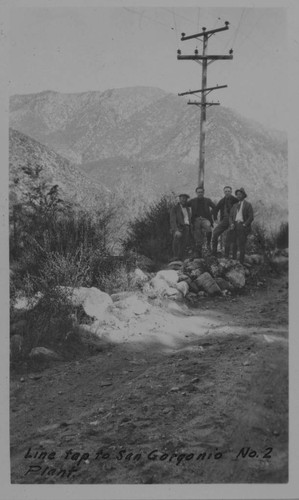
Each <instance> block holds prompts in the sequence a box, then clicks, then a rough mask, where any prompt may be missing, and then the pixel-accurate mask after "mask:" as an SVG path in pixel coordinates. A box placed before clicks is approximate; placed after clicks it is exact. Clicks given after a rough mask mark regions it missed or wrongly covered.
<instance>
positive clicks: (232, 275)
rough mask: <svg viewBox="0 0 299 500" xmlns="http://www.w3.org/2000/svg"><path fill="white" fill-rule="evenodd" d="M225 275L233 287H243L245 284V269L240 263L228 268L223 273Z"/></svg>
mask: <svg viewBox="0 0 299 500" xmlns="http://www.w3.org/2000/svg"><path fill="white" fill-rule="evenodd" d="M225 277H226V279H227V281H229V283H231V284H232V285H233V287H234V288H243V287H244V286H245V269H244V267H243V266H242V265H241V264H239V266H236V267H234V268H233V269H230V270H229V271H228V272H227V273H226V274H225Z"/></svg>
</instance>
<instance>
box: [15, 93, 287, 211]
mask: <svg viewBox="0 0 299 500" xmlns="http://www.w3.org/2000/svg"><path fill="white" fill-rule="evenodd" d="M10 109H11V115H10V116H11V125H12V126H13V127H14V128H16V129H17V130H19V131H21V132H23V133H25V134H27V135H29V136H31V137H33V138H35V139H36V140H38V141H40V142H41V143H42V144H45V145H47V146H48V147H51V148H52V149H53V150H54V151H56V152H57V153H59V154H62V155H63V156H65V157H66V158H68V159H69V160H70V161H73V162H76V163H77V164H78V165H80V166H79V168H80V169H81V171H85V172H86V173H87V174H88V175H89V176H91V177H92V178H93V179H95V180H96V181H98V182H100V183H101V184H104V185H106V186H107V187H109V188H110V189H114V187H115V186H116V182H115V181H116V180H117V181H118V183H117V184H119V183H120V182H122V181H123V180H125V179H127V178H128V177H129V179H130V184H132V186H133V187H135V188H136V190H138V189H139V186H140V178H142V179H147V182H148V185H149V187H150V189H153V190H155V192H156V193H157V194H159V193H161V192H165V191H169V190H174V191H179V190H181V189H182V190H184V191H185V190H186V191H188V192H189V193H190V194H192V192H194V188H195V186H196V179H197V169H198V150H199V138H198V136H199V120H200V111H199V110H198V109H197V108H195V107H194V106H187V105H186V100H184V99H182V98H179V97H177V96H175V95H174V94H168V93H166V92H164V91H162V90H160V89H156V88H147V87H134V88H126V89H113V90H107V91H105V92H86V93H81V94H69V95H68V94H60V93H57V92H50V91H47V92H42V93H40V94H31V95H24V96H13V97H12V98H11V108H10ZM207 116H208V120H207V134H206V170H205V187H206V192H207V194H208V195H209V196H211V197H212V198H215V199H218V198H219V197H220V196H221V194H222V187H223V186H224V185H225V184H231V185H232V186H233V188H236V187H238V186H244V187H245V188H246V190H247V191H248V194H249V196H250V199H251V200H252V201H253V202H255V203H256V204H258V205H261V204H265V205H266V206H267V207H271V206H272V205H273V207H274V206H275V207H274V208H273V211H274V213H275V217H276V214H277V213H278V212H281V213H284V214H286V211H287V141H286V136H285V134H284V133H282V132H278V131H274V130H269V129H266V128H265V127H263V126H262V125H260V124H259V123H257V122H254V121H252V120H249V119H246V118H244V117H242V116H241V115H239V114H238V113H236V112H234V111H232V110H231V109H228V108H224V107H221V106H220V107H212V108H209V109H208V112H207Z"/></svg>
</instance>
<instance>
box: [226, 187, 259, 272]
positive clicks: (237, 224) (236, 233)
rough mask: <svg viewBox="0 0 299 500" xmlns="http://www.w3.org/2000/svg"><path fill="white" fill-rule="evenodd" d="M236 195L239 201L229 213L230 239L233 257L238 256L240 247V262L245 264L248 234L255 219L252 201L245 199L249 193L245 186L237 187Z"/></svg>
mask: <svg viewBox="0 0 299 500" xmlns="http://www.w3.org/2000/svg"><path fill="white" fill-rule="evenodd" d="M235 195H236V197H237V198H238V203H236V204H235V205H234V206H233V207H232V209H231V211H230V214H229V225H230V236H229V239H230V241H232V243H233V259H236V258H237V249H238V248H239V251H240V262H241V264H243V262H244V257H245V246H246V240H247V236H248V234H249V233H250V230H251V223H252V221H253V209H252V205H251V203H249V202H248V201H246V200H245V198H247V194H246V192H245V190H244V188H240V189H237V190H236V191H235ZM231 238H232V239H231ZM228 253H229V246H228ZM225 256H226V257H228V256H229V255H228V254H226V255H225Z"/></svg>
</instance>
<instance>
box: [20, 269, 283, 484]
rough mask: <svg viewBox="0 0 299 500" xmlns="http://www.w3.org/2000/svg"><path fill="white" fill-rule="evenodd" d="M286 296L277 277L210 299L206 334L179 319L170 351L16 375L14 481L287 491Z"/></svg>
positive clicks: (136, 348)
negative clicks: (265, 486) (276, 487)
mask: <svg viewBox="0 0 299 500" xmlns="http://www.w3.org/2000/svg"><path fill="white" fill-rule="evenodd" d="M287 293H288V288H287V276H283V277H282V276H280V277H275V278H273V279H271V280H269V281H268V282H267V284H266V285H265V286H264V287H259V288H255V289H253V290H251V291H247V292H246V293H245V294H243V295H240V296H238V297H236V298H235V299H233V300H231V299H225V298H217V299H213V300H211V299H209V300H208V299H207V300H203V301H201V302H200V305H199V307H198V308H194V309H192V313H193V316H192V317H193V319H194V320H198V321H199V320H200V318H201V319H202V321H203V323H202V325H203V328H202V329H201V332H200V335H199V334H198V335H197V334H196V332H194V330H192V329H191V330H190V329H189V328H188V321H189V322H190V316H186V317H185V318H184V317H183V318H182V317H179V313H177V316H176V315H175V314H176V313H175V312H173V315H174V320H175V318H176V317H177V318H178V321H179V320H180V321H186V329H185V331H184V332H183V333H181V335H180V338H178V337H177V336H176V337H175V339H173V338H172V339H171V342H169V343H167V333H165V332H164V334H163V332H161V338H163V342H161V343H159V342H158V341H157V338H159V335H158V333H159V332H155V341H154V342H150V341H149V338H150V337H149V336H147V337H146V338H145V340H144V341H142V335H141V336H140V337H141V338H140V339H139V340H138V342H137V341H136V338H135V337H133V338H132V339H131V340H129V341H127V342H124V343H117V344H116V343H109V342H106V343H103V350H102V352H99V353H98V354H97V355H95V356H92V357H89V358H88V359H86V358H85V359H81V360H80V361H72V362H68V363H56V364H55V365H52V366H51V367H50V368H47V369H46V370H45V371H43V372H34V373H33V372H32V373H27V372H26V373H18V374H16V373H12V375H11V470H12V476H11V480H12V482H13V483H69V484H76V483H89V484H91V483H110V484H111V483H127V484H133V483H134V484H136V483H139V484H150V483H160V484H161V483H269V482H270V483H281V482H287V480H288V339H287V321H288V305H287ZM162 334H163V335H162ZM165 339H166V340H165ZM21 378H22V379H24V380H23V381H21Z"/></svg>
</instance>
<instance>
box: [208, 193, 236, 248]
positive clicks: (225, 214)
mask: <svg viewBox="0 0 299 500" xmlns="http://www.w3.org/2000/svg"><path fill="white" fill-rule="evenodd" d="M223 191H224V197H223V198H221V200H220V201H219V202H218V203H217V205H216V208H215V212H214V220H215V221H216V220H217V215H218V212H220V222H219V224H218V225H217V226H216V227H215V229H214V231H213V237H212V253H213V255H215V256H216V255H217V246H218V238H219V236H220V235H221V234H222V233H224V231H226V230H227V229H228V228H229V213H230V211H231V208H232V206H233V205H234V204H235V203H238V199H237V198H235V197H234V196H233V195H232V188H231V187H230V186H225V187H224V188H223Z"/></svg>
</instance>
